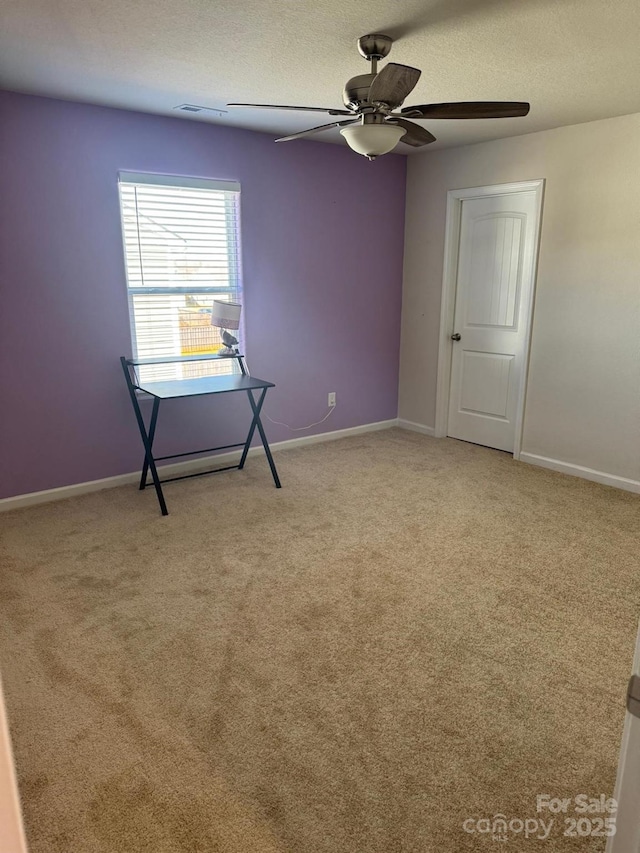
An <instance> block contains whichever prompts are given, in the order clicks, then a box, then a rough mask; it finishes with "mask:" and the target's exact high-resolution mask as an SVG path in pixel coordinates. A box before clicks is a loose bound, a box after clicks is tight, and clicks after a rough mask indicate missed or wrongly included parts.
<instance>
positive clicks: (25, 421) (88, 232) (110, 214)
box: [0, 92, 406, 497]
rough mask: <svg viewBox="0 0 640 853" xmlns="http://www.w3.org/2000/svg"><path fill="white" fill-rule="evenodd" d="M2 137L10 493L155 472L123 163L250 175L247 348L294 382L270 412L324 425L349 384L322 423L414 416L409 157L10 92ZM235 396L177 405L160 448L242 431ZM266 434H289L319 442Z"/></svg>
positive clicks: (0, 329) (165, 421)
mask: <svg viewBox="0 0 640 853" xmlns="http://www.w3.org/2000/svg"><path fill="white" fill-rule="evenodd" d="M0 134H1V135H0V180H1V184H0V223H1V224H0V371H1V372H0V407H1V411H0V476H1V482H0V497H6V496H10V495H16V494H23V493H26V492H32V491H38V490H41V489H49V488H54V487H56V486H64V485H68V484H71V483H79V482H83V481H86V480H94V479H98V478H101V477H109V476H112V475H115V474H121V473H125V472H129V471H134V470H136V469H138V468H139V466H140V462H141V446H140V440H139V436H138V434H137V432H136V427H135V422H134V418H133V413H132V411H131V409H130V403H129V400H128V397H127V392H126V388H125V385H124V380H123V377H122V374H121V372H120V365H119V363H118V357H119V356H120V355H121V354H130V352H131V342H130V336H129V320H128V308H127V297H126V291H125V275H124V260H123V251H122V237H121V230H120V215H119V207H118V193H117V173H118V171H119V170H121V169H123V170H130V171H136V172H158V173H162V174H177V175H193V176H198V177H205V178H222V179H231V180H238V181H240V183H241V185H242V239H243V269H244V317H245V324H246V326H245V328H246V338H247V343H246V351H247V356H248V359H249V363H250V365H251V368H252V370H253V372H254V373H255V374H256V375H258V376H261V377H263V378H266V379H270V380H272V381H274V382H275V383H276V384H277V387H276V388H275V389H274V390H273V391H271V392H269V394H268V395H267V401H266V403H265V412H266V413H267V414H269V415H270V416H271V417H273V418H276V419H277V420H281V421H285V422H286V423H289V424H291V425H293V426H297V425H304V424H306V423H311V422H312V421H316V420H318V419H319V418H320V417H321V416H322V415H323V414H324V413H325V411H326V401H327V393H328V392H329V391H336V392H337V395H338V406H337V409H336V411H335V412H334V414H333V415H332V416H331V418H330V419H329V420H328V421H327V422H326V423H325V424H323V425H322V426H321V427H319V428H316V429H315V430H310V431H309V434H310V433H312V432H322V431H324V430H335V429H342V428H344V427H350V426H355V425H357V424H365V423H370V422H373V421H380V420H385V419H387V418H394V417H395V416H396V413H397V384H398V351H399V336H400V307H401V285H402V251H403V226H404V188H405V162H406V161H405V159H404V157H400V156H386V157H384V158H382V159H381V160H379V161H376V162H374V163H369V162H368V161H366V160H365V159H364V158H362V157H360V156H358V155H357V154H355V153H352V152H351V151H349V150H347V149H343V148H341V147H338V146H335V145H327V144H324V143H318V142H309V141H305V142H297V143H296V142H294V143H290V144H286V145H275V144H274V142H273V139H272V137H270V136H268V135H266V134H262V133H252V132H249V131H244V130H237V129H232V128H225V127H219V126H217V127H216V126H212V125H207V124H203V123H199V122H194V121H188V120H184V119H174V118H164V117H158V116H151V115H144V114H140V113H133V112H126V111H121V110H114V109H108V108H103V107H95V106H87V105H83V104H75V103H67V102H63V101H55V100H51V99H47V98H38V97H32V96H26V95H17V94H13V93H8V92H0ZM287 341H288V342H289V343H287ZM234 396H235V397H238V398H239V397H240V395H234ZM234 396H232V397H227V398H221V399H219V400H212V399H209V400H207V399H202V400H190V401H176V402H173V401H170V402H168V403H165V404H164V412H163V410H162V409H161V422H160V424H159V428H158V438H157V448H158V452H159V455H162V453H171V452H179V451H181V450H188V449H193V448H194V447H207V446H211V445H212V444H218V443H220V444H224V443H227V442H228V441H239V440H241V438H242V436H241V435H239V433H242V431H243V430H244V426H245V424H246V423H247V412H246V409H247V408H248V407H247V403H246V400H244V399H242V400H241V399H237V400H236V399H234ZM238 406H240V408H238ZM234 419H235V423H236V425H237V426H238V427H239V428H236V429H235V430H233V429H232V428H231V427H232V424H233V423H234ZM238 420H239V421H240V423H239V424H238ZM266 426H267V432H268V436H269V439H270V440H271V441H281V440H283V439H288V438H292V437H294V436H298V435H301V434H302V435H304V434H307V433H291V432H290V431H289V430H287V429H285V428H284V427H279V426H274V425H272V424H269V423H268V422H267V425H266ZM236 436H238V437H236Z"/></svg>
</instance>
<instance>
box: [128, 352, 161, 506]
mask: <svg viewBox="0 0 640 853" xmlns="http://www.w3.org/2000/svg"><path fill="white" fill-rule="evenodd" d="M120 363H121V364H122V369H123V370H124V375H125V379H126V380H127V388H128V389H129V396H130V398H131V405H132V406H133V411H134V412H135V416H136V421H137V423H138V429H139V430H140V438H141V439H142V443H143V445H144V459H145V465H146V466H147V468H148V470H149V471H151V478H152V479H153V485H154V487H155V490H156V496H157V498H158V503H159V504H160V512H161V513H162V514H163V515H169V510H168V509H167V505H166V503H165V500H164V495H163V494H162V486H161V485H160V478H159V477H158V471H157V470H156V463H155V460H154V458H153V453H152V452H151V441H150V440H149V435H150V433H147V430H146V427H145V425H144V418H143V417H142V412H141V411H140V404H139V403H138V398H137V397H136V389H135V388H134V386H133V383H132V382H131V376H130V375H129V368H128V366H127V362H126V360H125V359H124V358H121V359H120ZM159 404H160V400H159V399H158V398H157V397H155V398H154V401H153V412H152V415H151V419H152V422H153V432H155V421H156V420H157V417H158V408H159ZM144 476H145V479H146V471H144Z"/></svg>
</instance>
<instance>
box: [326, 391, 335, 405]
mask: <svg viewBox="0 0 640 853" xmlns="http://www.w3.org/2000/svg"><path fill="white" fill-rule="evenodd" d="M335 404H336V392H335V391H330V392H329V398H328V400H327V405H328V406H329V408H333V406H335Z"/></svg>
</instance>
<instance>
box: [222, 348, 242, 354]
mask: <svg viewBox="0 0 640 853" xmlns="http://www.w3.org/2000/svg"><path fill="white" fill-rule="evenodd" d="M217 354H218V355H238V354H239V352H238V347H220V349H219V350H218V353H217Z"/></svg>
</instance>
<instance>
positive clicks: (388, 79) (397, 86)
mask: <svg viewBox="0 0 640 853" xmlns="http://www.w3.org/2000/svg"><path fill="white" fill-rule="evenodd" d="M421 73H422V72H421V71H420V70H419V69H418V68H412V67H411V66H410V65H398V63H397V62H388V63H387V64H386V65H385V67H384V68H383V69H382V71H380V72H379V73H378V74H376V76H375V77H374V78H373V82H372V83H371V86H370V88H369V101H371V103H376V102H378V101H381V102H382V103H384V104H388V105H389V106H390V107H391V108H392V109H395V107H399V106H400V104H401V103H402V102H403V101H404V99H405V98H406V97H407V95H408V94H409V93H410V92H412V91H413V89H414V88H415V86H416V83H417V82H418V80H419V79H420V74H421Z"/></svg>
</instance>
